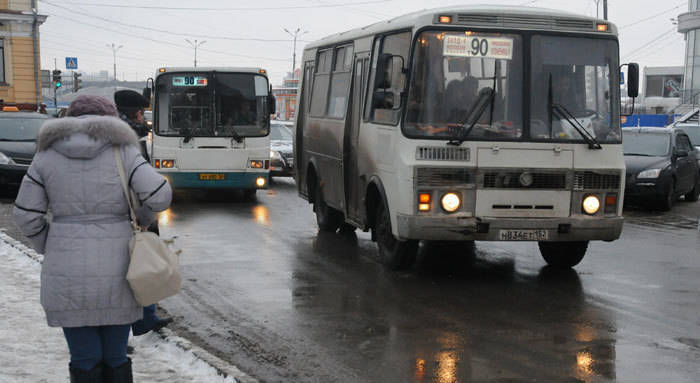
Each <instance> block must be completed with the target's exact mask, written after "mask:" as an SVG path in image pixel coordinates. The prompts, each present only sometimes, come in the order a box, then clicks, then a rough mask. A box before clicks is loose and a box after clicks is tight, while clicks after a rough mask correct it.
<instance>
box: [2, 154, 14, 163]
mask: <svg viewBox="0 0 700 383" xmlns="http://www.w3.org/2000/svg"><path fill="white" fill-rule="evenodd" d="M14 164H15V161H12V158H10V157H8V156H6V155H5V153H3V152H0V165H14Z"/></svg>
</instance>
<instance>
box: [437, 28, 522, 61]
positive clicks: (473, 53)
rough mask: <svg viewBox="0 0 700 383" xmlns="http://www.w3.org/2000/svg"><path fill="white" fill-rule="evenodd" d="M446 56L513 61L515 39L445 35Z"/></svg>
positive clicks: (444, 51) (444, 50)
mask: <svg viewBox="0 0 700 383" xmlns="http://www.w3.org/2000/svg"><path fill="white" fill-rule="evenodd" d="M443 41H444V49H443V54H444V55H445V56H456V57H475V58H491V59H500V60H511V59H512V58H513V39H511V38H505V37H486V36H478V35H471V36H464V35H450V34H447V35H445V39H444V40H443Z"/></svg>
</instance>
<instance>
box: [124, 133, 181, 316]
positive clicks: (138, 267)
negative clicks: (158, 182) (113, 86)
mask: <svg viewBox="0 0 700 383" xmlns="http://www.w3.org/2000/svg"><path fill="white" fill-rule="evenodd" d="M114 158H115V159H116V160H117V168H119V177H120V178H121V180H122V187H123V188H124V194H125V195H126V200H127V203H128V204H129V213H130V215H131V225H132V227H133V229H134V236H133V237H132V238H131V241H129V255H130V256H131V261H130V262H129V270H128V271H127V273H126V279H127V281H129V285H130V286H131V290H132V291H133V293H134V298H136V301H137V302H138V303H139V304H141V305H142V306H149V305H152V304H154V303H156V302H158V301H160V300H163V299H165V298H167V297H169V296H172V295H175V294H177V293H178V292H179V291H180V287H181V286H182V276H181V275H180V266H179V264H178V257H177V254H175V252H173V251H172V250H170V248H169V247H168V245H167V244H166V243H165V242H163V240H161V239H160V237H159V236H158V235H157V234H156V233H151V232H149V231H142V230H141V228H140V227H139V226H138V224H137V223H136V213H135V212H134V207H133V205H132V199H133V201H134V202H133V203H138V198H137V197H136V196H135V194H134V193H133V192H131V191H130V190H129V187H128V185H127V182H126V176H125V174H124V173H125V172H124V164H123V162H122V156H121V152H120V150H119V148H118V147H116V146H115V147H114Z"/></svg>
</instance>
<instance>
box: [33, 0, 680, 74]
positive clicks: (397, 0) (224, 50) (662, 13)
mask: <svg viewBox="0 0 700 383" xmlns="http://www.w3.org/2000/svg"><path fill="white" fill-rule="evenodd" d="M602 3H603V1H602V0H600V17H601V18H602V13H603V12H602ZM608 3H609V4H608V11H609V12H608V13H609V18H610V20H611V21H612V22H613V23H615V24H617V26H618V27H619V28H621V30H620V53H621V61H622V62H627V61H636V62H639V63H640V66H642V67H644V66H661V65H683V51H684V47H685V43H684V40H683V35H681V34H679V33H678V32H677V31H675V26H674V25H673V24H672V22H671V20H670V19H671V18H675V17H677V16H678V15H679V14H680V13H683V12H687V8H688V6H687V1H678V0H669V1H658V0H609V1H608ZM52 4H53V5H52ZM456 4H507V5H522V4H526V5H527V6H537V7H543V8H553V9H561V10H566V11H570V12H574V13H579V14H584V15H590V16H595V15H596V1H595V0H535V1H528V0H499V1H489V0H480V1H470V0H461V1H460V0H457V1H450V0H446V1H433V2H427V1H418V0H385V1H382V0H258V1H226V0H198V1H191V0H188V1H185V0H167V1H166V0H154V1H148V2H145V1H138V0H39V13H41V14H46V15H49V18H48V19H47V21H46V23H44V24H43V25H42V26H41V60H42V66H43V67H44V68H53V62H54V58H56V59H57V62H58V68H59V69H62V70H65V57H78V61H79V69H80V70H81V71H85V72H97V71H99V70H109V72H110V74H111V73H112V61H113V60H112V50H111V48H108V47H107V44H112V43H115V44H116V45H117V46H118V45H123V46H124V47H123V48H122V49H121V50H119V51H118V52H117V76H118V77H119V79H124V76H126V79H128V80H136V79H138V80H142V79H145V78H147V77H151V76H153V74H154V73H155V71H156V69H157V68H159V67H161V66H191V65H192V64H193V58H194V50H193V48H191V47H190V46H189V45H188V43H187V42H186V41H185V38H189V39H190V40H191V41H193V40H194V39H197V40H199V41H201V40H206V43H205V44H204V45H202V46H201V47H200V49H199V50H198V53H197V65H198V66H261V67H264V68H266V69H267V70H268V71H269V73H270V77H271V79H272V81H273V83H275V84H277V83H279V82H280V81H281V79H282V77H283V76H284V75H285V74H286V73H287V72H289V71H290V70H291V67H292V57H291V56H292V41H291V37H290V36H289V35H288V34H287V33H286V32H285V31H284V28H287V29H289V30H292V31H293V30H295V29H296V28H298V27H299V28H301V29H302V31H308V33H306V34H305V35H303V36H302V37H301V40H302V41H299V42H298V44H297V66H298V65H299V56H300V54H301V52H302V50H303V46H304V45H305V44H306V43H307V42H310V41H313V40H316V39H319V38H322V37H324V36H327V35H329V34H332V33H336V32H342V31H345V30H348V29H351V28H356V27H361V26H365V25H368V24H371V23H374V22H376V21H380V20H384V19H388V18H391V17H395V16H398V15H401V14H405V13H408V12H412V11H416V10H420V9H425V8H434V7H440V6H448V5H456ZM98 5H99V6H98ZM105 5H116V7H110V6H105ZM338 5H340V6H338ZM137 7H170V8H198V9H187V10H178V9H152V8H137ZM202 8H209V9H214V10H199V9H202ZM220 8H239V9H237V10H217V9H220ZM240 8H248V9H240ZM250 8H256V9H255V10H251V9H250ZM137 76H138V77H137Z"/></svg>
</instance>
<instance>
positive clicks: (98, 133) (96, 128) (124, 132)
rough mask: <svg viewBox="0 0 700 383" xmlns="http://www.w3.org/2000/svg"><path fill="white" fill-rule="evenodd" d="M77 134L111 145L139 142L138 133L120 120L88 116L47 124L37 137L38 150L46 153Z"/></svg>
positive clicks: (61, 119) (56, 120) (55, 120)
mask: <svg viewBox="0 0 700 383" xmlns="http://www.w3.org/2000/svg"><path fill="white" fill-rule="evenodd" d="M77 134H82V135H86V136H88V137H89V138H91V139H93V140H95V141H101V142H103V143H105V144H111V145H136V143H137V142H138V137H137V136H136V133H134V131H133V130H132V129H131V128H130V127H129V125H128V124H127V123H125V122H124V121H122V120H120V119H119V118H116V117H111V116H90V115H86V116H80V117H64V118H58V119H53V120H49V121H47V122H45V123H44V126H42V128H41V131H39V136H38V137H37V150H38V151H44V150H46V149H48V148H50V147H51V146H52V145H53V144H55V143H56V142H58V141H62V140H64V139H66V138H68V137H70V136H73V135H77Z"/></svg>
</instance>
